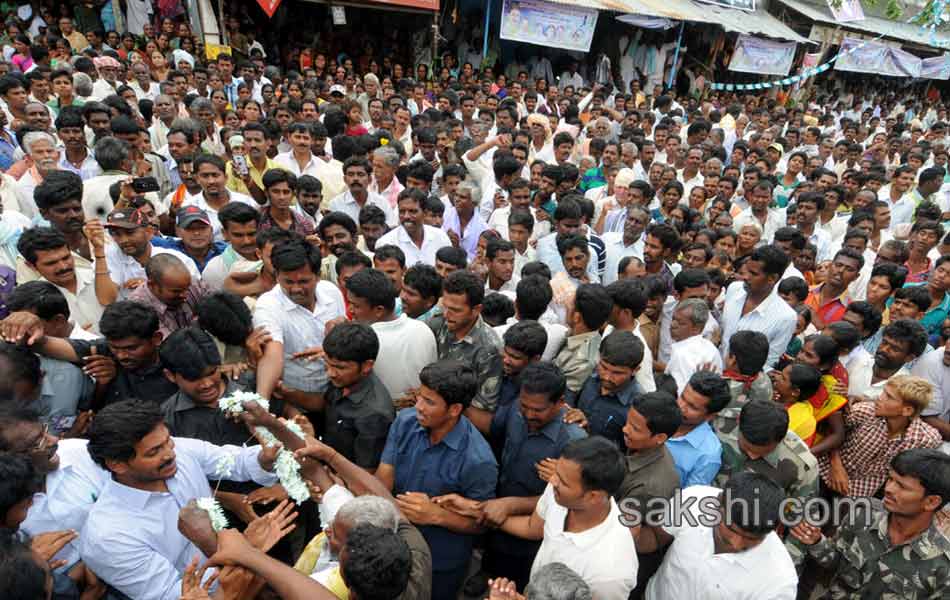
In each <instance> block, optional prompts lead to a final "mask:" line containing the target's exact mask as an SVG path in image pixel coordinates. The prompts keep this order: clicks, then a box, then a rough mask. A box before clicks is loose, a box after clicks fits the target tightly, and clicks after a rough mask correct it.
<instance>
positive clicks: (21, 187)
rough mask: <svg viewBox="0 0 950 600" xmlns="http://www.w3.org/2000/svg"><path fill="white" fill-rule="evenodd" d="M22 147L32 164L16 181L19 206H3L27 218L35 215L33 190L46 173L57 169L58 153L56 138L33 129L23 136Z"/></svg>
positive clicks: (36, 211)
mask: <svg viewBox="0 0 950 600" xmlns="http://www.w3.org/2000/svg"><path fill="white" fill-rule="evenodd" d="M23 149H24V150H25V151H26V154H27V156H28V157H29V158H30V160H31V161H32V163H33V166H32V167H30V169H29V170H27V172H26V173H24V174H23V176H22V177H20V179H19V181H17V183H16V187H15V188H14V189H15V190H16V199H17V203H18V204H19V206H18V207H17V206H5V207H3V208H4V209H5V210H11V209H12V210H18V211H19V212H21V213H23V214H24V215H26V216H27V217H29V218H31V219H32V218H33V217H35V216H36V215H37V213H38V210H37V208H36V202H34V201H33V190H34V189H36V186H38V185H39V184H41V183H42V182H43V178H44V177H45V176H46V174H47V173H49V172H51V171H55V170H57V169H59V159H60V153H59V148H58V147H57V143H56V139H55V138H54V137H53V136H51V135H50V134H48V133H46V132H43V131H33V132H30V133H28V134H26V135H25V136H23Z"/></svg>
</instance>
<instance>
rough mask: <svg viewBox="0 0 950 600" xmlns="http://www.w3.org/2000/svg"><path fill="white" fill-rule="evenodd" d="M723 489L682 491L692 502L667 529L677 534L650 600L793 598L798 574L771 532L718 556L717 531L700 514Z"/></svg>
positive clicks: (649, 588)
mask: <svg viewBox="0 0 950 600" xmlns="http://www.w3.org/2000/svg"><path fill="white" fill-rule="evenodd" d="M721 492H722V490H720V489H719V488H715V487H711V486H706V485H698V486H693V487H691V488H689V489H685V490H683V498H684V503H685V501H690V500H691V502H690V504H689V508H688V510H689V511H690V513H691V514H692V515H693V519H687V518H686V517H685V516H683V517H682V518H678V519H675V522H674V523H672V524H670V525H665V526H664V527H663V529H664V531H666V532H667V533H668V534H670V535H672V536H673V538H674V539H673V544H672V545H671V546H670V547H669V549H668V550H667V552H666V557H665V558H664V559H663V564H662V565H661V566H660V570H659V571H657V573H656V575H654V576H653V578H652V579H650V583H649V584H648V585H647V589H646V600H665V599H666V598H723V599H725V598H728V599H729V600H794V599H795V596H796V594H797V591H798V575H797V573H796V572H795V565H794V564H793V563H792V559H791V557H790V556H789V555H788V551H787V550H785V546H784V545H783V544H782V540H781V539H779V537H778V535H777V534H776V533H775V532H774V531H772V532H770V533H769V534H768V535H766V536H765V539H764V540H762V542H761V543H760V544H758V545H756V546H754V547H752V548H749V549H748V550H745V551H743V552H719V553H717V552H716V544H715V541H714V532H713V528H714V527H715V525H712V526H710V525H707V524H705V523H704V520H703V519H702V518H698V517H699V515H700V512H699V506H700V505H701V504H702V502H701V501H700V500H699V499H702V498H718V497H719V495H720V493H721Z"/></svg>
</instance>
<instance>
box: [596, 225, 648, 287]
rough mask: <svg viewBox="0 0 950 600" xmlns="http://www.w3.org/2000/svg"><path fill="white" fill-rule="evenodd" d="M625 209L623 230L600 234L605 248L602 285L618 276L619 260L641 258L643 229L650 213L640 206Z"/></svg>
mask: <svg viewBox="0 0 950 600" xmlns="http://www.w3.org/2000/svg"><path fill="white" fill-rule="evenodd" d="M623 210H625V213H624V216H625V218H624V220H623V231H622V232H619V231H607V232H605V233H604V234H603V235H601V239H602V240H603V241H604V247H605V248H606V250H607V266H606V267H604V281H603V283H604V285H610V284H611V283H613V282H614V281H617V279H618V278H619V273H618V267H619V266H620V261H621V260H623V259H624V257H627V256H636V257H637V258H639V259H640V260H641V261H642V260H643V231H644V229H645V228H646V226H647V224H648V223H649V222H650V215H649V213H648V212H647V211H646V209H644V208H643V207H642V206H630V207H628V208H626V209H623Z"/></svg>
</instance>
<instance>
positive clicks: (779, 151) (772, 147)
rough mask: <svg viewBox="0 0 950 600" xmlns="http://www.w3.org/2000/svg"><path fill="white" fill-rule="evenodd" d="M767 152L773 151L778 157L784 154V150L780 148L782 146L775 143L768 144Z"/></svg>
mask: <svg viewBox="0 0 950 600" xmlns="http://www.w3.org/2000/svg"><path fill="white" fill-rule="evenodd" d="M769 150H775V151H776V152H778V153H779V156H781V155H782V154H785V148H782V144H779V143H778V142H775V143H774V144H769Z"/></svg>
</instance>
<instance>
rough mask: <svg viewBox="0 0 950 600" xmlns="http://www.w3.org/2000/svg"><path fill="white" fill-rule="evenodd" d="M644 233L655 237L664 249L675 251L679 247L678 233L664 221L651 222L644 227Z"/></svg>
mask: <svg viewBox="0 0 950 600" xmlns="http://www.w3.org/2000/svg"><path fill="white" fill-rule="evenodd" d="M646 235H652V236H653V237H655V238H656V239H657V240H659V241H660V245H662V246H663V248H664V249H666V250H672V251H676V250H678V249H679V247H680V236H679V234H678V233H677V232H676V230H675V229H673V227H671V226H670V225H667V224H666V223H651V224H650V225H649V226H648V227H647V229H646Z"/></svg>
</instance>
